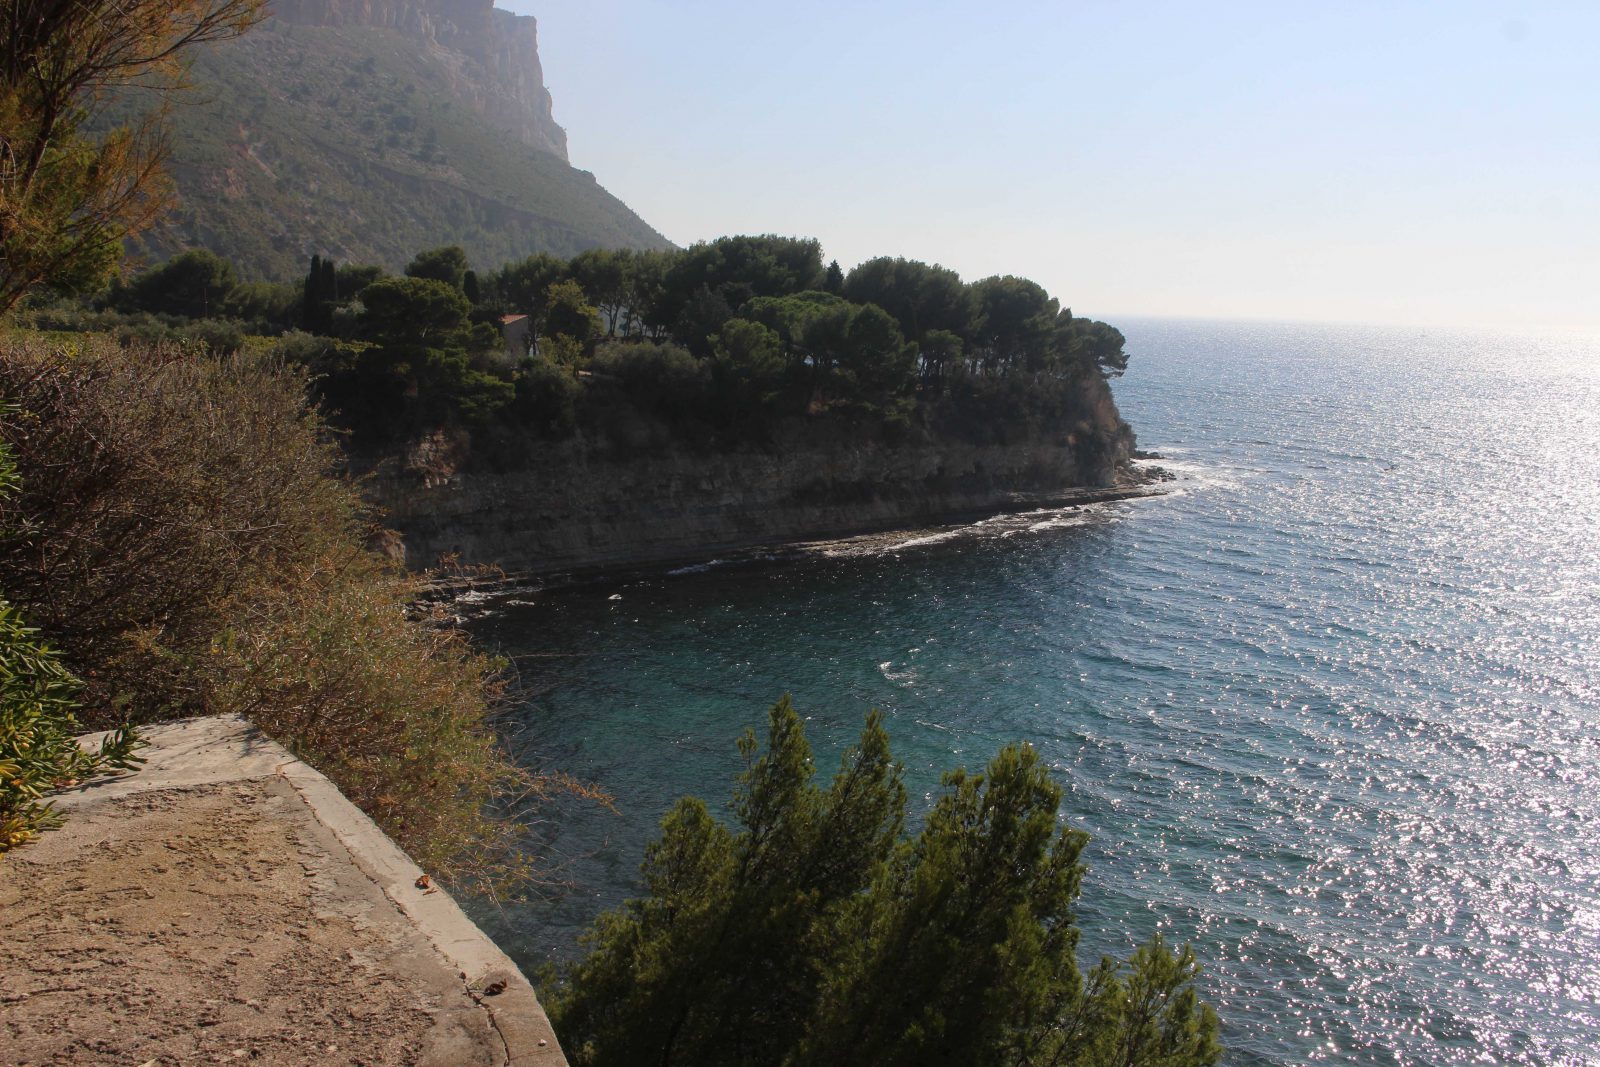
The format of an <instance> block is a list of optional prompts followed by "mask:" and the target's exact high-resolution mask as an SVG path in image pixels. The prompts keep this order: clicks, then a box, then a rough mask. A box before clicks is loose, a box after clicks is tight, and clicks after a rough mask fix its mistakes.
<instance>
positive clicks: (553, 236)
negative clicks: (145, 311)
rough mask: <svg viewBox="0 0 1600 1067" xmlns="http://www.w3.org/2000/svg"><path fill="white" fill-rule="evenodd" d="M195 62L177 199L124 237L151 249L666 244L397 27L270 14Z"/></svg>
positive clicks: (273, 263)
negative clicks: (476, 97) (326, 23)
mask: <svg viewBox="0 0 1600 1067" xmlns="http://www.w3.org/2000/svg"><path fill="white" fill-rule="evenodd" d="M191 74H192V79H193V81H194V82H195V85H196V92H195V93H193V94H191V96H190V97H189V98H187V99H186V100H185V101H184V102H183V103H182V104H180V105H179V106H178V107H176V108H174V110H173V112H172V115H171V119H170V124H171V133H172V145H173V153H172V159H171V162H170V165H169V166H170V170H171V172H172V174H173V177H174V178H175V180H176V182H177V187H178V196H179V206H178V208H177V210H176V211H175V212H174V213H173V214H172V216H171V217H170V218H169V219H168V220H167V221H166V223H164V224H163V225H162V226H161V227H160V228H158V229H156V230H153V231H150V232H149V233H147V234H145V235H144V236H143V237H142V238H140V239H139V240H138V241H136V242H135V243H134V244H133V245H132V249H133V251H134V252H135V253H136V254H137V255H139V256H142V257H143V258H144V259H146V260H147V261H151V262H154V261H159V260H161V259H164V258H166V257H167V256H170V255H171V254H173V253H175V252H177V251H181V250H182V249H185V248H193V247H204V248H209V249H211V250H213V251H215V252H218V253H220V254H222V255H223V256H225V257H226V258H228V259H230V260H231V261H233V262H234V263H236V264H237V265H238V266H239V267H240V269H241V270H242V271H243V272H244V273H245V274H246V275H248V276H250V277H254V278H265V279H287V278H290V277H293V276H295V275H298V274H300V273H301V272H303V271H304V270H305V263H306V260H307V259H308V258H309V257H310V256H311V255H313V254H321V255H328V256H333V257H335V258H337V259H340V260H346V261H349V260H354V261H357V262H371V263H380V264H383V265H385V266H387V267H389V268H390V269H398V268H399V267H400V266H402V265H403V264H404V263H405V262H406V260H407V259H408V258H410V256H411V254H412V253H413V252H414V251H416V250H417V249H419V248H425V247H428V246H431V245H440V244H446V243H453V244H460V245H462V246H463V247H464V248H466V249H467V251H468V252H469V253H470V254H471V255H472V257H473V258H474V259H475V260H476V261H478V262H481V263H499V262H504V261H506V260H510V259H515V258H520V257H523V256H526V255H528V254H530V253H533V252H551V253H554V254H557V255H561V256H571V255H573V254H575V253H577V252H580V251H582V250H583V249H586V248H594V247H599V246H605V247H614V248H665V247H668V242H667V241H666V239H665V238H663V237H662V236H661V235H660V234H658V233H656V232H655V230H653V229H651V228H650V227H649V226H648V225H647V224H646V223H645V222H644V221H643V220H642V219H640V218H639V217H638V216H637V215H635V214H634V213H633V212H632V211H631V210H629V208H628V207H627V205H626V204H624V203H622V201H620V200H618V199H617V198H616V197H614V196H612V195H611V194H610V193H608V192H606V190H605V189H603V188H602V187H601V186H600V185H599V184H598V183H596V181H595V179H594V176H593V175H592V174H590V173H588V172H586V171H581V170H578V169H576V168H574V167H572V166H569V165H568V164H567V163H566V162H565V161H564V160H562V159H560V158H558V157H557V156H554V155H552V154H550V153H548V152H545V151H540V150H539V149H536V148H533V147H530V146H528V145H526V144H524V143H522V142H521V141H519V140H517V139H516V138H514V137H511V136H508V135H507V134H506V133H505V132H503V131H502V130H501V129H498V128H496V127H495V126H494V125H493V124H491V123H489V122H487V121H486V120H484V119H483V118H481V117H480V116H479V115H478V114H477V113H476V111H475V109H474V108H473V107H472V105H471V103H470V101H468V100H465V99H463V98H461V97H460V96H459V95H458V92H457V89H456V88H455V81H454V79H453V78H452V74H451V70H450V68H449V66H448V57H447V56H445V55H441V54H439V53H438V51H437V50H436V49H435V50H430V49H429V48H428V47H427V46H426V45H425V43H424V42H422V41H421V40H418V39H417V38H415V37H412V36H410V35H408V34H405V33H402V32H401V31H399V30H394V29H387V28H382V27H369V26H345V27H315V26H299V25H290V24H287V23H285V22H282V21H281V20H277V19H269V20H267V21H266V22H265V23H263V24H261V25H260V26H258V27H256V28H255V29H254V30H253V31H252V32H251V33H249V34H247V35H246V36H245V37H243V38H241V39H239V40H236V41H231V42H228V43H226V44H218V45H211V46H206V47H204V48H200V49H196V50H195V52H194V66H193V69H192V72H191ZM150 103H151V100H150V98H149V97H148V96H143V95H140V94H131V95H129V96H127V97H125V98H124V99H123V100H121V101H120V102H119V103H118V104H117V106H116V107H114V108H113V109H111V111H110V112H109V113H108V114H107V115H106V116H105V117H103V118H102V120H101V122H102V124H103V125H109V124H110V123H112V122H116V121H122V120H126V119H127V118H128V117H129V116H131V115H133V114H136V113H137V112H138V111H140V110H141V109H144V108H146V107H148V106H149V105H150Z"/></svg>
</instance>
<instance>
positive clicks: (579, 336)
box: [540, 279, 600, 366]
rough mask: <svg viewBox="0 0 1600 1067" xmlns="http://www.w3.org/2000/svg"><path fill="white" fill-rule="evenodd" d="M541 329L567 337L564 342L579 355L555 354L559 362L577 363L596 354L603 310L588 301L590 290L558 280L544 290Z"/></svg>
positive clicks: (552, 335) (554, 336)
mask: <svg viewBox="0 0 1600 1067" xmlns="http://www.w3.org/2000/svg"><path fill="white" fill-rule="evenodd" d="M540 325H541V329H540V333H541V334H543V335H544V336H545V337H546V338H551V339H556V338H566V339H567V340H568V341H570V342H571V344H570V345H568V346H565V347H566V348H569V349H571V350H572V351H573V352H574V353H575V357H576V358H572V357H569V358H567V359H561V358H558V357H556V356H552V357H551V358H552V361H553V362H556V363H566V364H568V365H572V366H576V365H577V363H578V362H580V361H582V360H587V359H588V358H589V357H590V356H592V355H594V346H595V342H597V341H598V340H599V339H600V312H599V311H598V310H597V309H596V308H595V306H594V305H593V304H591V303H589V297H588V294H587V293H585V292H584V291H583V286H581V285H579V284H578V283H577V282H576V281H573V280H571V279H568V280H566V281H560V282H555V283H554V284H552V285H551V286H550V288H549V289H548V290H547V291H546V292H545V297H544V316H543V318H542V320H541V324H540Z"/></svg>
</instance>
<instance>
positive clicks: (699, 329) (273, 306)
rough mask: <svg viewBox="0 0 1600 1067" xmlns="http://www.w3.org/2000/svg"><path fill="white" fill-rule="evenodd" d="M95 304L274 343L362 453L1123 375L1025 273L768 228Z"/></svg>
mask: <svg viewBox="0 0 1600 1067" xmlns="http://www.w3.org/2000/svg"><path fill="white" fill-rule="evenodd" d="M100 303H101V305H102V306H104V307H107V308H109V309H110V310H111V311H115V312H118V313H120V314H121V315H122V316H123V319H122V320H120V321H119V322H115V323H108V322H107V321H106V320H105V319H104V318H103V317H102V318H100V319H96V320H91V321H90V322H89V323H87V325H89V326H91V327H99V328H107V327H113V328H121V329H124V330H128V329H134V330H139V331H143V333H141V334H139V337H140V339H145V340H151V339H161V337H163V336H168V335H170V331H171V330H173V329H178V330H179V331H180V332H179V333H178V334H177V335H176V336H177V337H178V338H179V339H183V338H184V337H187V336H190V335H191V334H192V333H193V331H194V329H195V327H194V326H192V325H188V326H185V325H184V323H195V322H205V323H209V324H210V328H209V329H208V330H207V331H206V332H204V333H203V334H202V335H201V336H200V338H199V339H200V340H202V341H204V342H209V343H211V344H212V346H213V347H225V348H226V347H234V348H236V347H239V346H241V345H244V344H246V343H248V340H249V338H250V336H251V335H253V334H254V335H279V336H281V337H283V338H284V339H283V341H282V342H281V344H280V347H281V349H282V350H283V351H284V352H285V353H286V354H288V355H289V356H290V357H291V358H292V359H294V360H297V361H299V362H301V363H303V364H306V365H308V366H309V367H310V368H311V369H312V370H313V372H314V376H315V380H316V381H317V382H318V383H319V384H318V388H319V390H320V395H319V397H318V399H319V400H321V401H322V402H323V403H324V405H325V407H326V408H327V409H328V410H329V411H330V412H332V413H333V415H334V417H335V418H336V419H337V420H338V421H340V422H342V423H343V424H344V426H345V427H346V428H347V429H349V430H351V431H353V433H354V440H355V444H356V446H357V448H359V449H370V450H381V449H385V448H389V447H392V446H394V445H396V444H398V443H402V442H404V441H406V440H409V439H413V438H415V437H416V436H417V435H419V434H422V433H426V432H428V431H429V430H432V429H436V428H438V427H441V426H458V427H462V428H465V429H467V430H470V431H471V432H473V434H474V435H475V438H476V439H477V440H479V441H480V442H481V445H482V447H481V448H480V449H479V451H480V452H489V453H498V454H499V459H500V461H501V462H514V457H515V454H516V453H517V451H518V450H519V447H520V446H521V445H522V443H524V442H526V441H528V440H529V439H535V438H537V439H562V438H565V437H569V436H572V435H574V434H576V433H579V432H583V433H586V434H588V435H590V436H592V437H594V438H595V439H597V440H603V441H609V442H610V443H612V444H616V445H622V446H624V447H629V446H632V447H639V446H644V445H655V444H660V443H663V442H664V441H667V440H673V441H676V442H679V443H685V442H686V443H689V444H692V445H696V446H700V447H713V448H721V447H736V446H741V445H745V444H749V443H752V442H756V443H760V442H762V441H765V440H769V439H770V438H771V436H772V434H773V433H774V429H775V427H777V426H779V425H781V424H782V423H783V422H784V421H785V420H796V419H802V420H803V419H815V418H819V417H820V418H831V419H835V420H843V421H846V422H848V423H849V424H850V425H851V426H852V427H854V428H856V430H857V431H858V432H866V433H869V434H885V435H905V434H908V433H921V434H926V435H930V436H934V437H940V436H949V435H961V436H965V437H968V438H972V439H977V440H983V441H1004V440H1007V439H1009V438H1011V437H1017V436H1027V435H1033V434H1038V433H1041V432H1044V433H1057V432H1060V433H1069V432H1073V431H1074V430H1075V429H1076V430H1082V429H1084V428H1085V426H1086V425H1087V424H1090V423H1094V422H1095V421H1096V420H1097V419H1098V420H1099V421H1101V422H1103V421H1104V418H1105V416H1104V412H1105V411H1106V410H1108V408H1109V404H1108V402H1107V401H1106V391H1105V388H1104V379H1105V378H1107V377H1111V376H1115V375H1117V374H1120V373H1121V372H1122V370H1123V368H1124V367H1126V365H1127V356H1126V354H1125V352H1124V350H1123V337H1122V335H1121V333H1119V332H1118V331H1117V330H1116V329H1114V328H1113V327H1110V326H1108V325H1106V324H1104V323H1100V322H1094V321H1091V320H1088V319H1083V318H1078V317H1075V316H1074V315H1073V314H1072V313H1071V311H1070V310H1068V309H1063V308H1062V307H1061V306H1060V304H1059V302H1058V301H1056V300H1055V299H1054V298H1052V297H1051V296H1050V295H1049V294H1048V293H1046V292H1045V290H1044V289H1043V288H1041V287H1040V286H1039V285H1037V284H1035V283H1033V282H1030V281H1027V280H1026V279H1022V278H1016V277H1009V276H1006V277H993V278H985V279H983V280H980V281H977V282H972V283H967V282H964V281H962V280H961V278H960V277H959V276H958V275H957V274H956V273H955V272H954V271H950V270H947V269H945V268H942V267H937V266H930V265H928V264H925V263H919V262H915V261H912V260H905V259H890V258H881V259H874V260H869V261H868V262H866V263H863V264H861V265H860V266H858V267H856V268H855V269H854V270H852V271H850V272H849V273H848V274H847V273H845V272H844V271H843V270H841V269H840V268H839V266H838V264H837V263H825V262H824V260H823V256H822V249H821V246H820V245H819V244H818V242H816V241H814V240H804V239H798V238H787V237H775V236H770V235H769V236H759V237H728V238H722V239H720V240H716V241H711V242H707V243H702V244H697V245H694V246H693V247H690V248H687V249H683V250H675V251H630V250H591V251H588V252H584V253H581V254H579V255H577V256H575V257H573V258H572V259H559V258H557V257H554V256H550V255H546V254H540V255H535V256H530V257H528V258H527V259H524V260H521V261H520V262H516V263H510V264H507V265H505V266H503V267H501V268H500V269H498V270H494V271H489V272H487V273H483V274H479V273H477V272H475V271H474V270H473V269H472V268H471V265H470V264H469V263H468V262H467V258H466V256H465V254H464V253H463V252H462V250H461V249H460V248H457V247H445V248H437V249H430V250H427V251H424V252H422V253H420V254H419V255H417V256H416V257H415V258H414V259H413V260H412V262H411V263H410V264H409V265H408V266H407V267H406V269H405V272H404V274H403V275H399V276H393V275H389V274H388V273H387V272H385V271H384V270H383V269H382V268H379V267H376V266H370V265H356V264H337V263H335V262H333V261H331V260H328V259H324V258H322V257H320V256H318V257H313V259H312V262H311V265H310V269H309V270H308V272H307V274H306V275H305V277H304V279H303V280H302V282H301V283H300V284H299V285H289V284H274V283H243V282H241V281H240V280H239V279H238V277H237V276H236V273H235V271H234V270H233V268H232V266H231V265H230V264H228V263H227V262H226V261H224V260H222V259H220V258H219V257H217V256H215V255H214V254H212V253H210V252H205V251H194V252H187V253H184V254H183V255H180V256H178V257H175V258H174V259H172V260H171V261H169V262H168V263H166V264H164V265H162V266H160V267H157V268H154V269H152V270H149V271H146V272H144V273H142V274H140V275H138V276H136V277H134V278H133V279H132V280H131V281H130V282H128V283H126V284H123V283H118V284H116V285H114V286H113V287H112V289H111V290H110V291H109V293H108V294H106V295H104V296H103V297H101V298H100ZM130 316H142V318H139V319H136V320H135V319H132V318H129V317H130ZM519 316H520V317H521V320H520V325H518V326H516V327H515V328H514V329H513V330H510V331H507V330H505V328H504V327H505V323H506V322H507V320H508V319H510V320H516V319H517V317H519ZM152 317H154V318H155V319H158V320H159V321H157V322H152V321H151V319H152ZM49 324H50V323H46V325H49ZM162 330H166V331H168V333H167V334H161V333H160V331H162ZM152 331H156V334H155V336H152ZM182 331H188V332H187V333H185V332H182Z"/></svg>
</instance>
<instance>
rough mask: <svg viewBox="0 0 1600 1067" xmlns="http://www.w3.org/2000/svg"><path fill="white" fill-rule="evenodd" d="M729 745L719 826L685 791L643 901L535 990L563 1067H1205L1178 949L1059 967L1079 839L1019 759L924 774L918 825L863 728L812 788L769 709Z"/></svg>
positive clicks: (1213, 1029)
mask: <svg viewBox="0 0 1600 1067" xmlns="http://www.w3.org/2000/svg"><path fill="white" fill-rule="evenodd" d="M741 748H742V750H743V752H744V753H745V757H746V760H747V761H748V769H747V770H746V771H745V773H744V774H743V775H742V776H741V778H740V781H739V787H738V789H737V791H736V793H735V795H734V798H733V805H732V810H733V814H734V817H735V818H736V820H737V822H738V824H739V825H738V829H737V830H730V829H729V828H728V827H726V826H724V825H723V824H722V823H720V822H718V821H717V820H715V819H714V818H712V816H711V815H710V813H709V812H708V810H707V808H706V806H705V804H704V803H702V802H701V801H699V800H697V799H694V798H686V799H684V800H682V801H680V802H679V803H678V805H677V806H676V807H675V808H673V810H672V811H671V812H670V813H669V814H668V815H667V817H666V818H665V819H664V820H663V822H662V828H661V837H660V839H659V840H657V841H656V842H655V843H654V844H652V845H651V846H650V848H649V850H648V851H647V853H646V857H645V862H644V872H643V873H644V880H645V887H646V889H647V890H648V892H649V895H648V896H647V897H644V898H642V899H639V900H634V901H630V902H629V903H627V904H626V905H624V906H623V907H622V908H620V909H619V910H617V911H614V912H611V913H608V914H607V915H604V916H602V917H601V919H600V921H599V922H598V923H597V925H596V926H595V928H594V931H593V932H592V933H591V934H590V945H591V952H590V954H589V955H588V956H587V957H586V958H585V959H583V960H581V961H579V962H578V963H576V964H575V965H573V966H572V967H571V968H570V969H569V970H568V972H567V973H566V974H565V975H563V976H560V977H557V975H555V974H554V973H550V974H547V975H546V976H545V982H546V987H545V990H544V997H545V1000H546V1004H547V1006H548V1007H549V1010H550V1014H551V1018H552V1021H553V1022H554V1024H555V1026H556V1030H557V1033H559V1034H560V1036H561V1040H562V1044H563V1046H564V1047H565V1049H566V1052H567V1055H568V1057H569V1058H570V1059H571V1061H572V1062H573V1063H574V1064H579V1065H583V1067H608V1065H613V1064H615V1065H618V1067H621V1065H632V1064H641V1063H650V1064H659V1065H661V1067H673V1065H677V1064H683V1065H689V1064H693V1065H694V1067H724V1065H725V1067H735V1065H750V1067H757V1065H777V1064H785V1065H793V1067H801V1065H813V1064H814V1065H818V1067H822V1065H832V1064H847V1063H849V1064H873V1065H875V1067H900V1065H903V1067H921V1065H925V1064H935V1063H942V1064H972V1065H979V1064H981V1065H994V1067H1000V1065H1006V1067H1035V1065H1037V1067H1043V1065H1061V1067H1066V1065H1072V1067H1090V1065H1107V1067H1109V1065H1117V1067H1141V1065H1150V1067H1155V1065H1160V1067H1198V1065H1203V1064H1210V1063H1215V1062H1216V1061H1217V1059H1218V1058H1220V1055H1221V1048H1220V1046H1219V1045H1218V1042H1217V1033H1218V1024H1217V1018H1216V1015H1215V1014H1214V1013H1213V1012H1212V1010H1211V1009H1210V1008H1209V1007H1207V1006H1206V1005H1204V1004H1201V1003H1200V1002H1199V1001H1198V1000H1197V998H1196V996H1195V991H1194V987H1193V980H1194V977H1195V975H1196V972H1197V968H1196V965H1195V961H1194V956H1193V955H1192V953H1191V952H1190V950H1189V949H1188V948H1187V947H1185V948H1183V949H1182V950H1180V951H1177V952H1174V951H1172V950H1171V949H1169V948H1168V947H1167V946H1166V945H1165V944H1164V943H1163V942H1162V941H1161V940H1160V939H1159V938H1157V939H1156V940H1154V941H1152V942H1150V943H1148V944H1146V945H1144V946H1143V947H1141V948H1140V949H1138V950H1137V951H1136V952H1135V953H1134V954H1133V956H1132V957H1131V958H1130V959H1129V960H1128V961H1127V962H1126V963H1124V964H1118V963H1115V962H1113V961H1111V960H1109V959H1104V960H1102V961H1101V962H1100V963H1099V964H1097V965H1096V966H1095V967H1093V968H1092V969H1091V970H1090V971H1089V972H1088V974H1084V973H1082V972H1081V971H1080V970H1079V967H1078V963H1077V947H1078V929H1077V926H1076V925H1075V923H1074V920H1073V913H1072V906H1073V902H1074V900H1075V899H1076V898H1077V896H1078V890H1079V886H1080V883H1081V881H1082V878H1083V874H1084V868H1083V865H1082V863H1081V862H1080V857H1081V854H1082V850H1083V847H1084V845H1085V843H1086V841H1087V835H1085V834H1084V833H1083V832H1082V831H1080V830H1073V829H1068V828H1065V827H1063V826H1062V825H1061V824H1060V821H1059V817H1058V814H1057V813H1058V810H1059V808H1060V805H1061V789H1060V787H1059V786H1058V785H1056V784H1055V783H1054V782H1053V781H1052V780H1051V778H1050V775H1049V772H1048V771H1047V769H1046V768H1045V767H1044V766H1042V765H1041V763H1040V762H1039V759H1038V756H1037V755H1036V753H1035V752H1034V751H1033V749H1031V748H1029V747H1027V746H1011V747H1008V748H1006V749H1004V750H1002V751H1001V752H1000V753H999V755H997V756H996V757H995V758H994V760H993V761H992V762H991V763H990V764H989V766H988V769H987V770H986V771H985V772H984V773H983V774H969V773H966V772H964V771H956V772H953V773H951V774H948V775H946V776H945V780H944V793H943V795H942V796H941V797H940V798H939V799H938V801H937V802H936V803H935V804H934V807H933V809H932V811H931V812H929V814H928V816H927V818H926V820H925V821H924V822H923V825H922V827H921V829H920V830H918V831H917V832H916V833H915V834H907V833H906V831H905V823H906V790H905V788H904V786H903V785H902V783H901V769H900V767H899V766H898V765H897V764H896V763H895V762H894V760H893V758H892V756H891V754H890V751H889V741H888V737H887V735H886V734H885V732H884V729H883V724H882V721H881V719H880V718H879V717H878V716H877V715H876V714H873V715H870V716H868V719H867V723H866V728H865V729H864V730H863V732H862V734H861V740H860V743H859V744H858V745H857V746H856V748H854V749H853V750H852V751H850V752H848V753H846V754H845V756H844V759H843V760H842V762H841V765H840V769H839V772H838V774H837V775H836V776H835V777H834V779H833V781H832V783H831V784H830V785H829V786H828V787H827V788H821V787H818V786H817V785H815V784H814V783H813V781H812V779H813V776H814V774H815V768H814V767H813V764H812V759H811V750H810V748H809V746H808V744H807V742H806V738H805V731H804V728H803V726H802V723H801V719H800V716H799V715H798V714H797V713H796V712H795V710H794V708H793V706H792V705H791V704H790V702H789V701H788V699H787V698H785V699H784V700H782V701H780V702H779V703H778V704H777V705H775V706H774V707H773V708H772V709H771V712H770V714H769V716H768V739H767V745H766V750H765V751H764V752H761V753H760V754H759V755H758V750H757V743H756V739H755V737H754V735H753V734H747V735H746V737H745V739H744V740H743V742H742V743H741Z"/></svg>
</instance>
